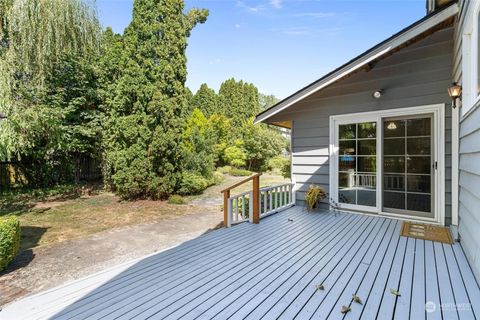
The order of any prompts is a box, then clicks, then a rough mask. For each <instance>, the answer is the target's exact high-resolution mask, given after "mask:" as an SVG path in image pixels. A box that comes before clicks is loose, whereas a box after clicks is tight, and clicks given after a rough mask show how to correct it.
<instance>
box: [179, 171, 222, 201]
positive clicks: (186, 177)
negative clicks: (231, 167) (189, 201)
mask: <svg viewBox="0 0 480 320" xmlns="http://www.w3.org/2000/svg"><path fill="white" fill-rule="evenodd" d="M212 180H213V179H207V178H205V177H203V176H201V175H199V174H198V173H196V172H191V171H186V172H184V173H183V174H182V180H181V182H180V189H179V190H178V194H180V195H190V194H199V193H201V192H202V191H203V190H205V189H206V188H208V187H209V186H210V185H212V184H213V181H212Z"/></svg>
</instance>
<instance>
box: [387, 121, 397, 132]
mask: <svg viewBox="0 0 480 320" xmlns="http://www.w3.org/2000/svg"><path fill="white" fill-rule="evenodd" d="M387 129H388V130H395V129H397V125H396V124H395V122H393V121H392V122H390V123H389V124H388V126H387Z"/></svg>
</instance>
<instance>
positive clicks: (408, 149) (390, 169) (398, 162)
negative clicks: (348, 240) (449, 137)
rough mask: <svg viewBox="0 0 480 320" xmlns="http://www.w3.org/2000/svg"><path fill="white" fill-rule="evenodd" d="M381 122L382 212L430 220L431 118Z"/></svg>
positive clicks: (431, 170)
mask: <svg viewBox="0 0 480 320" xmlns="http://www.w3.org/2000/svg"><path fill="white" fill-rule="evenodd" d="M382 122H383V179H382V180H383V211H385V212H391V213H399V214H408V215H413V216H422V217H432V216H433V213H432V200H433V196H432V183H433V169H432V164H433V162H432V161H433V156H432V155H433V146H432V144H433V139H432V117H430V116H424V117H416V118H413V117H412V118H402V119H398V118H397V119H383V121H382Z"/></svg>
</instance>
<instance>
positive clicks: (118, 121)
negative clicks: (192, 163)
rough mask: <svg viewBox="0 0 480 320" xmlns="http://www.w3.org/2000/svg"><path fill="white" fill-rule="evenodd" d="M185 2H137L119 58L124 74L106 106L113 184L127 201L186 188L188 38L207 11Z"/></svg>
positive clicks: (108, 163) (108, 169) (107, 158)
mask: <svg viewBox="0 0 480 320" xmlns="http://www.w3.org/2000/svg"><path fill="white" fill-rule="evenodd" d="M183 8H184V2H183V0H170V1H161V0H135V1H134V7H133V20H132V22H131V23H130V25H129V26H128V28H127V29H126V30H125V33H124V35H123V41H122V43H123V51H124V53H123V54H122V53H117V55H119V57H117V58H118V59H119V61H120V63H119V65H120V68H119V70H120V75H119V77H118V79H114V83H115V85H114V87H113V92H114V96H113V97H112V98H111V99H109V100H107V101H106V108H107V109H108V112H109V117H108V120H107V121H106V126H105V127H106V129H107V130H106V139H105V164H106V170H105V174H106V179H107V181H108V182H110V183H111V184H112V186H113V187H114V188H116V189H117V190H118V191H119V193H120V194H121V195H122V196H124V197H127V198H132V197H145V196H149V197H152V198H163V197H166V196H168V195H169V194H170V193H172V192H174V191H175V189H176V188H177V187H178V186H179V184H180V179H181V176H182V170H183V168H182V164H183V159H182V156H183V146H182V143H183V141H182V131H183V128H182V121H181V120H182V118H183V117H184V113H185V111H186V109H187V108H188V106H187V102H188V101H187V91H186V88H185V81H186V75H187V70H186V55H185V50H186V47H187V38H188V37H189V35H190V31H191V30H192V29H193V28H194V27H195V25H196V24H197V23H203V22H204V21H205V20H206V18H207V15H208V12H207V11H206V10H199V9H192V10H190V11H189V12H188V13H184V12H183Z"/></svg>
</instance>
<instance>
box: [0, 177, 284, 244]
mask: <svg viewBox="0 0 480 320" xmlns="http://www.w3.org/2000/svg"><path fill="white" fill-rule="evenodd" d="M244 178H245V177H231V176H226V179H225V181H224V182H223V183H222V184H220V185H217V186H212V187H210V188H208V189H207V190H205V191H204V193H203V194H201V195H197V196H191V197H184V200H185V201H186V202H187V204H185V205H178V204H173V203H169V202H168V201H152V200H138V201H123V200H121V199H120V198H119V197H118V196H116V195H115V194H113V193H111V192H107V191H104V190H103V189H102V187H101V186H100V185H95V186H71V185H70V186H68V185H67V186H57V187H54V188H46V189H38V190H17V191H10V192H8V193H5V194H2V197H1V199H0V217H1V216H7V215H16V216H17V217H18V218H19V219H20V224H21V233H22V241H21V250H25V249H29V248H33V247H37V246H43V245H50V244H54V243H57V242H61V241H65V240H70V239H74V238H78V237H82V236H86V235H89V234H93V233H97V232H100V231H105V230H109V229H113V228H119V227H125V226H129V225H136V224H142V223H151V222H156V221H160V220H162V219H168V218H172V217H175V216H179V215H184V214H187V213H189V212H194V211H195V210H197V209H199V208H198V206H199V204H196V203H195V201H193V200H196V199H219V203H220V202H221V199H222V195H221V193H220V191H221V190H222V189H224V188H226V187H228V186H230V185H232V184H234V183H236V182H238V181H240V180H242V179H244ZM289 181H290V180H289V179H284V178H283V177H281V176H279V175H276V174H264V175H262V176H261V177H260V185H261V186H262V187H263V186H269V185H274V184H280V183H287V182H289ZM251 188H252V184H251V182H250V183H246V184H244V185H242V186H240V187H238V188H235V189H234V190H232V195H235V194H239V193H242V192H245V191H248V190H251ZM212 210H214V209H213V208H212ZM220 210H221V208H220V206H219V208H218V211H219V212H220ZM219 217H220V216H219Z"/></svg>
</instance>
